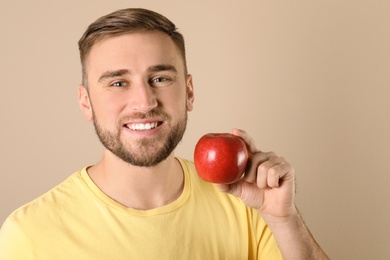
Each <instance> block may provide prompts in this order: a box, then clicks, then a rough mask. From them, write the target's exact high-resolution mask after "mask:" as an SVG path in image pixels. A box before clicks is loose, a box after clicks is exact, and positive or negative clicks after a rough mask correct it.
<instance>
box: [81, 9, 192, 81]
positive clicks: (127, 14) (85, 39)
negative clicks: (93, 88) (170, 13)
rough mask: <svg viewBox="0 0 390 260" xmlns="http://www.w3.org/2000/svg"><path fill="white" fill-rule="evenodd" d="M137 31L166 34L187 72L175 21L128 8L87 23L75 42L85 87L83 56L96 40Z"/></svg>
mask: <svg viewBox="0 0 390 260" xmlns="http://www.w3.org/2000/svg"><path fill="white" fill-rule="evenodd" d="M140 31H144V32H146V31H159V32H163V33H165V34H167V35H169V37H171V39H172V40H173V42H174V44H175V45H176V46H177V47H178V49H179V51H180V53H181V55H182V58H183V61H184V72H185V74H187V62H186V52H185V44H184V37H183V35H182V34H181V33H180V32H178V30H177V28H176V26H175V24H174V23H172V22H171V21H170V20H169V19H168V18H166V17H165V16H163V15H161V14H159V13H156V12H154V11H151V10H147V9H142V8H127V9H121V10H118V11H115V12H113V13H110V14H107V15H105V16H102V17H101V18H99V19H97V20H96V21H95V22H93V23H92V24H90V25H89V26H88V28H87V30H86V31H85V32H84V34H83V36H82V37H81V38H80V40H79V42H78V45H79V51H80V60H81V67H82V81H83V84H84V86H85V87H86V86H87V73H86V59H87V58H88V55H89V53H90V51H91V49H92V47H93V46H94V45H95V44H96V43H98V42H100V41H102V40H104V39H107V38H110V37H114V36H119V35H123V34H127V33H133V32H140Z"/></svg>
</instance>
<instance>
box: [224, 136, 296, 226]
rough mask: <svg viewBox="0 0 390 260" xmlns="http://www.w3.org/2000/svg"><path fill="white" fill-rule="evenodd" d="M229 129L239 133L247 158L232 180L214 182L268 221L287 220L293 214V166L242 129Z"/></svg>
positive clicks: (294, 209)
mask: <svg viewBox="0 0 390 260" xmlns="http://www.w3.org/2000/svg"><path fill="white" fill-rule="evenodd" d="M232 133H233V134H234V135H237V136H239V137H241V138H242V139H243V140H244V142H245V143H246V145H247V148H248V151H249V159H248V164H247V167H246V172H245V174H244V176H243V178H241V179H240V180H239V181H238V182H236V183H233V184H227V185H225V184H217V186H218V187H219V188H220V189H221V190H222V191H224V192H228V193H230V194H232V195H235V196H237V197H239V198H241V199H242V201H243V202H244V203H245V204H246V205H247V206H249V207H252V208H254V209H256V210H257V211H258V212H259V213H260V215H261V216H262V217H263V218H264V220H265V221H266V222H267V223H268V224H270V223H269V222H273V223H275V222H281V221H288V220H289V218H290V217H292V216H294V215H295V214H297V210H296V208H295V205H294V195H295V180H294V168H293V167H292V165H291V164H289V163H288V162H287V161H286V160H285V159H284V158H283V157H279V156H277V155H276V154H275V153H273V152H268V153H265V152H262V151H260V150H259V149H257V147H256V144H255V142H254V140H253V139H252V138H251V137H250V136H249V135H248V134H247V133H246V132H245V131H243V130H239V129H233V131H232Z"/></svg>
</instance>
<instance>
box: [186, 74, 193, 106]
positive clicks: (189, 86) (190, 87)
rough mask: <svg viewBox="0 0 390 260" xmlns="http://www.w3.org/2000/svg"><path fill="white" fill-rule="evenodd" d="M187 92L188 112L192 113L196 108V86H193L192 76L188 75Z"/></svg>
mask: <svg viewBox="0 0 390 260" xmlns="http://www.w3.org/2000/svg"><path fill="white" fill-rule="evenodd" d="M186 92H187V111H192V109H193V108H194V99H195V96H194V85H193V84H192V75H191V74H188V75H187V87H186Z"/></svg>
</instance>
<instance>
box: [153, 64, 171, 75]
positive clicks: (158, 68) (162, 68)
mask: <svg viewBox="0 0 390 260" xmlns="http://www.w3.org/2000/svg"><path fill="white" fill-rule="evenodd" d="M148 70H149V71H151V72H159V71H171V72H175V73H177V69H176V67H175V66H173V65H170V64H159V65H155V66H151V67H149V69H148Z"/></svg>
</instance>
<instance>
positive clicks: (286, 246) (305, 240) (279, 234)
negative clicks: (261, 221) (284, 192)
mask: <svg viewBox="0 0 390 260" xmlns="http://www.w3.org/2000/svg"><path fill="white" fill-rule="evenodd" d="M268 225H269V227H270V229H271V231H272V233H273V234H274V236H275V239H276V242H277V243H278V246H279V249H280V251H281V253H282V255H283V259H285V260H290V259H294V260H295V259H299V260H305V259H308V260H309V259H310V260H316V259H329V257H328V256H327V255H326V254H325V252H324V251H323V250H322V249H321V247H320V246H319V245H318V244H317V242H316V241H315V239H314V237H313V236H312V234H311V233H310V231H309V229H308V228H307V227H306V225H305V223H304V222H303V219H302V217H301V215H300V214H299V212H298V211H297V212H296V214H295V215H294V216H292V217H291V218H290V219H288V220H286V221H284V222H282V223H279V222H272V221H270V223H269V224H268Z"/></svg>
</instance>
